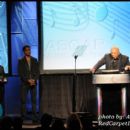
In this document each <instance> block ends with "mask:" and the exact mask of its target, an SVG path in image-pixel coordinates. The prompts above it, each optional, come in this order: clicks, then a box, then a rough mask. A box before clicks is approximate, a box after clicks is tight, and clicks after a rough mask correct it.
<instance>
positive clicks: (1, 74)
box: [0, 65, 5, 116]
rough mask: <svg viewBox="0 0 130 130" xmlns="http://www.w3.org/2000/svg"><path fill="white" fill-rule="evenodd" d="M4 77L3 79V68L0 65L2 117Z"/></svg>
mask: <svg viewBox="0 0 130 130" xmlns="http://www.w3.org/2000/svg"><path fill="white" fill-rule="evenodd" d="M4 77H5V72H4V67H3V66H1V65H0V104H1V109H2V112H3V113H1V114H2V115H3V114H4ZM2 115H0V116H2Z"/></svg>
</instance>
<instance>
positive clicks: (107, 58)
mask: <svg viewBox="0 0 130 130" xmlns="http://www.w3.org/2000/svg"><path fill="white" fill-rule="evenodd" d="M113 60H114V59H113V57H112V56H111V54H110V53H109V54H106V55H104V57H103V58H102V59H101V60H99V61H98V62H97V64H96V65H95V66H94V68H95V69H96V70H97V69H99V68H100V67H101V66H103V65H105V67H106V69H108V70H109V69H112V63H113ZM128 64H129V57H127V56H125V55H122V54H120V55H119V60H118V69H119V70H122V69H124V67H125V66H126V65H128Z"/></svg>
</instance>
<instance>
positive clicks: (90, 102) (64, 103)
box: [40, 74, 97, 118]
mask: <svg viewBox="0 0 130 130" xmlns="http://www.w3.org/2000/svg"><path fill="white" fill-rule="evenodd" d="M40 86H41V88H40V92H41V100H40V104H41V106H40V108H41V112H42V113H45V112H47V113H49V114H52V115H53V116H54V117H59V118H66V117H67V116H68V114H69V113H70V112H72V97H73V92H72V90H73V89H72V88H73V74H64V75H63V74H59V75H56V74H53V75H43V76H41V82H40ZM75 97H76V112H90V113H92V114H94V115H96V114H97V99H96V88H95V87H94V86H93V85H92V75H90V74H78V75H77V80H76V86H75Z"/></svg>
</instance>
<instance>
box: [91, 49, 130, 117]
mask: <svg viewBox="0 0 130 130" xmlns="http://www.w3.org/2000/svg"><path fill="white" fill-rule="evenodd" d="M128 64H129V58H128V57H127V56H125V55H122V54H121V53H120V50H119V48H118V47H112V48H111V50H110V53H108V54H105V55H104V57H103V58H101V60H99V61H98V62H97V64H96V65H95V66H94V67H93V68H92V69H91V72H92V73H95V72H96V71H97V70H98V69H99V68H100V67H101V66H102V65H105V67H106V69H107V70H122V69H125V67H126V66H127V65H128ZM120 87H121V86H118V87H117V85H115V84H111V85H107V84H105V85H101V88H102V99H103V101H102V113H103V114H107V115H110V114H111V115H114V114H115V113H116V114H121V96H120V95H121V90H120Z"/></svg>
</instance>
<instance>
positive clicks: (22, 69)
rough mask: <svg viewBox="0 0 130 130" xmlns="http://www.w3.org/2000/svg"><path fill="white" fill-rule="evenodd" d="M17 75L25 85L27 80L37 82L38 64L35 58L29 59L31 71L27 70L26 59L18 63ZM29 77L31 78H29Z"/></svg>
mask: <svg viewBox="0 0 130 130" xmlns="http://www.w3.org/2000/svg"><path fill="white" fill-rule="evenodd" d="M18 73H19V76H20V78H21V80H22V81H23V82H24V83H25V84H26V83H27V80H28V79H30V78H31V79H34V80H37V79H38V77H39V63H38V61H37V59H36V58H34V57H31V69H29V66H28V63H27V61H26V58H25V57H23V58H22V59H19V61H18ZM30 76H31V77H30Z"/></svg>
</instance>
